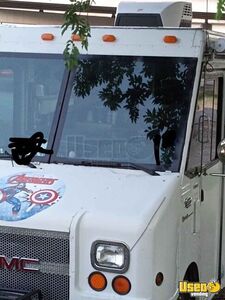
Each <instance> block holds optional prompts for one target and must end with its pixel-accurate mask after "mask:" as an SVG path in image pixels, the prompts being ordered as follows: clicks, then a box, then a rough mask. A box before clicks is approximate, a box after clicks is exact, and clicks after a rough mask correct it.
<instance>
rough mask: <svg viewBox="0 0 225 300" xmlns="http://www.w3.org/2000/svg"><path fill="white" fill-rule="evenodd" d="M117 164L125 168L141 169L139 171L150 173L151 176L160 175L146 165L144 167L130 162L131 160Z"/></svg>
mask: <svg viewBox="0 0 225 300" xmlns="http://www.w3.org/2000/svg"><path fill="white" fill-rule="evenodd" d="M119 166H120V167H121V168H123V167H125V168H133V169H135V170H141V171H143V172H145V173H148V174H149V175H152V176H160V175H159V174H158V173H156V171H155V170H152V169H149V168H147V167H144V166H143V165H140V164H136V163H132V162H126V163H119Z"/></svg>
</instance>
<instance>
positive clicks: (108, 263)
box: [91, 241, 130, 273]
mask: <svg viewBox="0 0 225 300" xmlns="http://www.w3.org/2000/svg"><path fill="white" fill-rule="evenodd" d="M129 261H130V252H129V250H128V248H127V246H125V245H124V244H122V243H116V242H105V241H95V242H94V243H93V244H92V247H91V263H92V266H93V267H94V268H95V269H96V270H102V271H109V272H115V273H125V272H126V271H127V270H128V267H129Z"/></svg>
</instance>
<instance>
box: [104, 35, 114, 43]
mask: <svg viewBox="0 0 225 300" xmlns="http://www.w3.org/2000/svg"><path fill="white" fill-rule="evenodd" d="M102 40H103V42H111V43H112V42H115V41H116V37H115V35H112V34H105V35H103V37H102Z"/></svg>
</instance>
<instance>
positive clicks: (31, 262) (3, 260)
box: [0, 255, 40, 272]
mask: <svg viewBox="0 0 225 300" xmlns="http://www.w3.org/2000/svg"><path fill="white" fill-rule="evenodd" d="M39 264H40V261H39V259H33V258H24V257H12V258H8V257H6V256H5V255H0V269H5V270H9V271H11V270H16V271H24V272H38V271H39V267H38V266H39Z"/></svg>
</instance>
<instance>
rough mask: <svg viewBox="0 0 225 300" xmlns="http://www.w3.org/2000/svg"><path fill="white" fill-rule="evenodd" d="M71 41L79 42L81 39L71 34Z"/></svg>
mask: <svg viewBox="0 0 225 300" xmlns="http://www.w3.org/2000/svg"><path fill="white" fill-rule="evenodd" d="M71 40H72V41H74V42H80V41H81V38H80V36H79V34H75V33H74V34H72V36H71Z"/></svg>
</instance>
